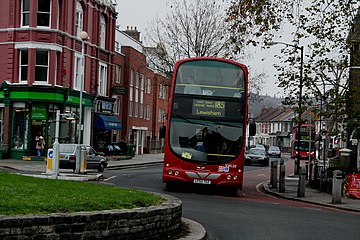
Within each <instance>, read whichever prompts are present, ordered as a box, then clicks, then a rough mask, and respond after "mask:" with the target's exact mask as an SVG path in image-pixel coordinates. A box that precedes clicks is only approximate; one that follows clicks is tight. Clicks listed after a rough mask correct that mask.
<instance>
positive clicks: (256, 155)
mask: <svg viewBox="0 0 360 240" xmlns="http://www.w3.org/2000/svg"><path fill="white" fill-rule="evenodd" d="M252 163H260V164H262V165H263V166H269V156H268V155H267V154H266V150H265V149H261V148H250V149H249V151H248V152H247V153H246V154H245V165H251V164H252Z"/></svg>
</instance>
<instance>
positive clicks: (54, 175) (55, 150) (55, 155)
mask: <svg viewBox="0 0 360 240" xmlns="http://www.w3.org/2000/svg"><path fill="white" fill-rule="evenodd" d="M61 117H64V118H66V119H67V120H73V119H75V116H74V114H69V113H60V110H56V122H55V141H54V144H53V157H52V167H51V175H52V178H53V179H57V178H58V175H59V152H60V149H59V146H60V145H59V130H60V118H61Z"/></svg>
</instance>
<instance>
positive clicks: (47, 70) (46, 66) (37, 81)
mask: <svg viewBox="0 0 360 240" xmlns="http://www.w3.org/2000/svg"><path fill="white" fill-rule="evenodd" d="M39 52H46V53H47V65H41V64H38V53H39ZM49 65H50V51H49V50H47V49H36V53H35V77H34V83H36V84H39V83H40V84H48V83H49ZM37 68H40V69H41V68H46V81H41V80H38V79H37V77H36V71H37Z"/></svg>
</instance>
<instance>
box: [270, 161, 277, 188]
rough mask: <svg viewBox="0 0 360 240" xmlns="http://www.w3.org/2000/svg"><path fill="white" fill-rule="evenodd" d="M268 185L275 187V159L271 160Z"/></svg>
mask: <svg viewBox="0 0 360 240" xmlns="http://www.w3.org/2000/svg"><path fill="white" fill-rule="evenodd" d="M270 185H271V187H272V188H277V161H272V162H271V172H270Z"/></svg>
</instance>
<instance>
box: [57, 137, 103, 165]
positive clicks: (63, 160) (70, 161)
mask: <svg viewBox="0 0 360 240" xmlns="http://www.w3.org/2000/svg"><path fill="white" fill-rule="evenodd" d="M77 146H78V144H74V143H64V144H59V152H60V154H59V168H65V169H73V170H75V167H76V157H77V154H76V148H77ZM81 150H82V151H86V152H87V158H86V169H96V170H98V172H103V171H104V169H105V168H106V167H107V164H108V160H107V158H106V157H105V156H103V155H102V154H99V153H98V152H96V151H95V150H94V148H92V147H91V146H88V145H84V144H81Z"/></svg>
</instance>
